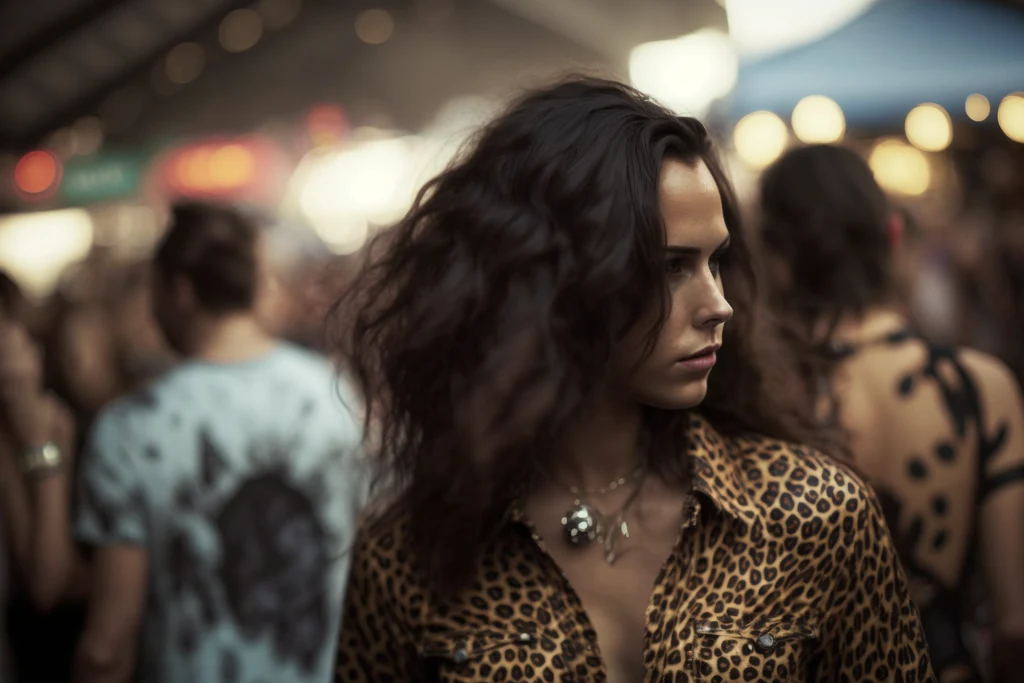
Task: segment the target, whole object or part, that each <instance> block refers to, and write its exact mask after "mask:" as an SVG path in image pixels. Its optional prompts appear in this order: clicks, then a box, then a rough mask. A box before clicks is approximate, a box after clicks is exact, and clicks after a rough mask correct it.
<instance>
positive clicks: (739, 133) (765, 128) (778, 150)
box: [733, 111, 789, 168]
mask: <svg viewBox="0 0 1024 683" xmlns="http://www.w3.org/2000/svg"><path fill="white" fill-rule="evenodd" d="M788 141H789V130H788V129H787V128H786V124H785V122H784V121H783V120H782V119H781V118H779V116H778V115H777V114H773V113H772V112H770V111H755V112H753V113H750V114H747V115H746V116H744V117H743V118H742V119H740V120H739V121H738V122H737V123H736V128H735V130H733V144H734V145H735V147H736V153H737V154H739V156H740V158H741V159H743V161H744V162H746V163H747V164H748V165H750V166H751V167H752V168H764V167H766V166H768V165H769V164H771V163H772V162H773V161H775V160H776V159H778V158H779V156H780V155H781V154H782V152H783V151H785V149H786V145H787V143H788Z"/></svg>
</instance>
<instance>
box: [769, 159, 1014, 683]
mask: <svg viewBox="0 0 1024 683" xmlns="http://www.w3.org/2000/svg"><path fill="white" fill-rule="evenodd" d="M760 212H761V216H762V232H761V236H762V240H763V243H764V247H765V248H766V252H767V254H768V264H769V265H770V266H771V268H770V271H771V276H772V280H773V285H774V298H775V301H776V303H777V306H778V308H779V310H780V312H781V316H780V318H781V319H782V320H783V321H784V322H785V328H786V330H787V331H788V332H789V334H791V335H792V336H793V337H794V340H795V341H797V342H798V343H802V344H803V345H805V346H806V348H807V350H808V353H807V354H806V355H805V361H804V363H803V371H804V378H805V380H806V381H807V386H808V388H809V390H810V391H812V392H815V394H816V396H815V398H816V400H817V401H818V403H817V405H818V407H819V411H820V412H819V415H820V418H821V419H822V420H823V421H828V422H830V423H832V424H833V425H835V424H838V425H839V426H841V427H842V428H843V431H844V432H845V433H846V435H847V438H848V439H849V444H850V448H851V451H852V452H853V454H854V457H855V460H856V463H855V464H856V466H857V467H858V469H859V470H860V471H861V472H862V473H863V474H864V475H865V476H866V477H867V478H868V480H869V481H870V482H871V483H872V484H873V486H874V487H875V489H876V491H877V493H878V494H879V497H880V499H881V501H882V505H883V508H884V510H885V513H886V518H887V521H888V523H889V525H890V530H891V532H892V534H893V537H894V539H895V541H896V544H897V549H898V550H899V551H900V553H901V555H902V560H903V562H904V565H905V567H906V569H907V572H908V574H909V576H910V577H911V585H912V587H913V596H914V598H915V600H916V602H917V603H918V605H919V607H920V609H921V611H922V618H923V621H924V625H925V630H926V632H927V636H928V641H929V646H930V649H931V654H932V662H933V664H934V666H935V670H936V673H937V674H938V675H939V677H940V680H941V681H943V682H954V681H955V682H961V681H978V680H985V677H984V676H983V669H985V668H991V675H992V680H995V681H999V682H1000V683H1008V682H1009V681H1011V680H1016V681H1019V680H1020V678H1019V676H1020V671H1021V669H1022V668H1024V659H1022V653H1024V408H1022V402H1021V393H1020V389H1019V387H1018V386H1017V383H1016V380H1015V379H1014V376H1013V375H1012V374H1011V373H1010V371H1009V370H1008V369H1007V368H1006V367H1005V366H1004V365H1003V364H1002V363H1001V362H999V361H998V360H996V359H995V358H992V357H990V356H988V355H985V354H983V353H980V352H977V351H973V350H970V349H958V348H947V347H942V346H937V345H935V344H932V343H929V341H928V340H926V339H924V338H922V337H921V336H920V335H919V334H917V333H916V332H915V330H914V329H912V327H911V326H910V324H909V322H908V317H907V315H906V313H905V311H904V310H902V308H901V307H900V305H899V304H898V303H897V301H896V298H897V297H896V296H895V294H894V292H895V290H896V287H895V279H896V273H895V271H896V264H897V263H898V255H899V249H900V247H901V231H902V225H903V223H902V221H901V218H900V216H899V214H898V213H897V212H896V211H894V210H893V208H892V207H891V206H890V204H889V202H888V201H887V199H886V197H885V195H884V193H883V192H882V190H881V189H880V188H879V186H878V185H877V184H876V183H875V180H874V178H873V176H872V173H871V170H870V169H869V168H868V166H867V164H865V163H864V161H863V160H862V159H861V158H860V157H858V156H857V155H856V154H855V153H854V152H852V151H850V150H847V149H843V148H839V147H833V146H812V147H804V148H801V149H797V150H794V151H792V152H790V153H789V154H787V155H786V156H784V157H783V158H782V159H780V160H779V161H778V162H776V164H775V165H774V166H773V167H771V168H769V169H768V170H767V171H766V172H765V174H764V176H763V178H762V181H761V200H760ZM979 573H980V574H981V575H982V576H983V578H984V584H985V589H986V593H987V598H988V601H989V602H990V604H991V609H992V637H993V646H992V653H991V666H990V667H985V666H982V665H981V662H983V661H984V659H985V658H984V657H982V656H980V653H976V652H973V651H972V650H974V649H979V648H972V647H971V646H970V644H969V639H967V638H965V635H964V633H965V627H966V626H968V625H969V624H970V622H971V619H970V617H969V615H968V611H969V606H970V599H971V590H970V589H971V588H972V581H973V579H974V578H975V577H977V576H978V575H979Z"/></svg>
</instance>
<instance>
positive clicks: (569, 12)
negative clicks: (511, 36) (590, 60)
mask: <svg viewBox="0 0 1024 683" xmlns="http://www.w3.org/2000/svg"><path fill="white" fill-rule="evenodd" d="M490 2H491V3H492V4H494V5H497V6H498V7H501V8H502V9H504V10H506V11H507V12H510V13H512V14H515V15H517V16H519V17H522V18H523V19H526V20H527V21H530V22H533V23H534V24H536V25H538V26H541V27H542V28H545V29H547V30H549V31H551V32H552V33H555V34H557V35H560V36H562V37H563V38H566V39H568V40H570V41H572V42H574V43H576V44H577V45H580V46H582V47H585V48H587V49H589V50H591V51H593V52H594V53H595V54H599V55H602V56H604V57H605V58H607V59H608V60H609V61H610V62H611V63H612V64H615V65H621V64H622V63H623V60H624V59H625V58H626V55H628V54H629V51H630V49H632V48H633V43H632V42H630V41H629V39H628V36H629V33H630V32H629V31H624V30H623V27H622V26H620V25H617V23H616V22H615V21H614V20H613V19H612V18H611V17H609V16H608V14H607V13H606V12H603V11H602V9H601V7H600V6H596V5H599V3H595V2H593V0H557V2H552V1H551V0H490Z"/></svg>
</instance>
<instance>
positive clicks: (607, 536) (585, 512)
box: [562, 465, 645, 564]
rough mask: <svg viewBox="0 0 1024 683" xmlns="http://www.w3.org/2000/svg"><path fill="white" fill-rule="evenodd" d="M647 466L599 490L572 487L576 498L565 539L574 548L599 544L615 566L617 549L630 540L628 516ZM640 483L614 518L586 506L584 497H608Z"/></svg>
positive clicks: (566, 523) (565, 521)
mask: <svg viewBox="0 0 1024 683" xmlns="http://www.w3.org/2000/svg"><path fill="white" fill-rule="evenodd" d="M644 471H645V470H644V467H643V465H641V466H639V467H637V468H636V469H635V470H633V471H632V472H631V473H629V474H627V475H626V476H624V477H619V478H618V479H616V480H615V481H613V482H611V483H609V484H607V485H605V486H602V487H600V488H597V489H592V490H586V489H581V488H579V487H577V486H570V487H569V492H570V493H571V494H572V495H573V496H574V498H573V507H572V509H570V510H569V511H568V512H567V513H566V514H565V516H564V517H562V529H563V530H564V531H565V538H566V540H567V541H568V543H569V545H571V546H573V547H577V548H579V547H585V546H588V545H590V544H591V543H593V542H594V541H598V542H599V543H601V545H603V546H604V559H605V561H606V562H607V563H608V564H614V562H615V560H616V559H618V555H617V554H616V552H615V546H616V545H617V542H618V540H619V539H620V538H629V525H628V524H627V523H626V512H627V511H628V510H629V508H630V507H631V506H632V504H633V502H634V501H635V500H636V498H637V495H638V494H639V493H640V483H642V482H641V481H640V480H641V479H642V477H643V474H644ZM634 481H636V482H637V486H636V488H635V489H634V490H633V493H631V494H630V496H629V498H627V499H626V502H625V503H623V504H622V506H621V507H620V508H619V510H618V512H617V513H616V514H615V515H614V516H611V515H605V514H603V513H602V512H601V511H600V510H598V509H597V508H596V507H595V506H593V505H589V504H587V503H586V502H585V500H584V496H586V495H594V494H598V495H601V494H605V493H608V492H609V491H614V490H615V489H617V488H619V487H621V486H625V485H626V484H627V483H631V482H634Z"/></svg>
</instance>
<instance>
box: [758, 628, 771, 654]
mask: <svg viewBox="0 0 1024 683" xmlns="http://www.w3.org/2000/svg"><path fill="white" fill-rule="evenodd" d="M757 647H758V648H760V650H761V651H762V652H767V651H768V650H771V649H772V648H773V647H775V636H773V635H772V634H770V633H763V634H761V636H760V637H759V638H758V639H757Z"/></svg>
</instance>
